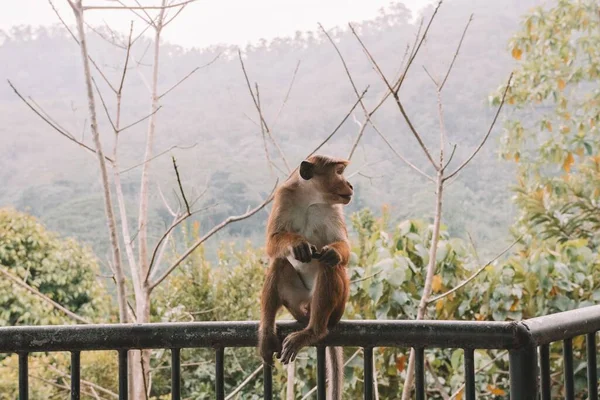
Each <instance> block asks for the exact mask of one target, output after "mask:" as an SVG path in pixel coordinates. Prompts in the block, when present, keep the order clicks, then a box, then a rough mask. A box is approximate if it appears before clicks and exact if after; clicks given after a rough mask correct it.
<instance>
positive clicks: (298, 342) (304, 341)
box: [279, 329, 314, 364]
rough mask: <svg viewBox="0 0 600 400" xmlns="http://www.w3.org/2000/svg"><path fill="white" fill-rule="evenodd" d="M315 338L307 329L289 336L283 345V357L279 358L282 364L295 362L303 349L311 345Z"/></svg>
mask: <svg viewBox="0 0 600 400" xmlns="http://www.w3.org/2000/svg"><path fill="white" fill-rule="evenodd" d="M313 338H314V334H313V333H312V332H311V331H309V330H307V329H304V330H301V331H300V332H294V333H291V334H289V335H288V337H286V338H285V340H284V341H283V344H282V345H281V347H282V349H281V357H279V359H280V360H281V362H282V363H284V364H288V363H290V362H292V361H294V360H295V359H296V356H297V355H298V352H300V350H301V349H302V348H303V347H305V346H308V345H310V344H311V342H312V339H313Z"/></svg>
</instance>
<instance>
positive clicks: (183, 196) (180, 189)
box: [171, 156, 192, 214]
mask: <svg viewBox="0 0 600 400" xmlns="http://www.w3.org/2000/svg"><path fill="white" fill-rule="evenodd" d="M171 160H173V169H174V170H175V175H176V176H177V185H178V186H179V191H180V193H181V197H182V198H183V203H184V204H185V210H186V213H187V214H191V213H192V212H191V211H190V204H189V203H188V201H187V197H185V191H184V190H183V185H182V184H181V178H180V177H179V169H177V161H176V160H175V156H171Z"/></svg>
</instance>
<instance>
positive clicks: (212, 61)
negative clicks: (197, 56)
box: [158, 53, 223, 100]
mask: <svg viewBox="0 0 600 400" xmlns="http://www.w3.org/2000/svg"><path fill="white" fill-rule="evenodd" d="M221 54H223V53H219V54H217V56H216V57H215V58H213V59H212V60H211V61H209V62H208V63H206V64H204V65H201V66H199V67H196V68H194V69H193V70H192V71H191V72H190V73H189V74H187V75H186V76H184V77H183V78H181V79H180V80H179V82H177V83H176V84H175V85H173V86H171V88H170V89H169V90H167V91H165V92H164V93H163V94H161V95H159V96H158V99H159V100H160V99H162V98H163V97H164V96H166V95H167V94H169V92H171V91H172V90H173V89H175V88H176V87H177V86H179V85H181V84H182V83H183V82H184V81H185V80H186V79H188V78H189V77H190V76H192V75H193V74H194V73H195V72H196V71H198V70H200V69H202V68H206V67H208V66H209V65H211V64H213V63H214V62H215V61H217V60H218V59H219V57H221Z"/></svg>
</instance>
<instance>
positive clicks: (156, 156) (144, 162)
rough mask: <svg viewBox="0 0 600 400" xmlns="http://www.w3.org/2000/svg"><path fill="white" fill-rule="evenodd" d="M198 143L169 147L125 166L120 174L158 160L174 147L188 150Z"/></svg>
mask: <svg viewBox="0 0 600 400" xmlns="http://www.w3.org/2000/svg"><path fill="white" fill-rule="evenodd" d="M146 118H147V117H146ZM197 145H198V143H194V144H192V145H190V146H179V145H175V146H171V147H169V148H168V149H166V150H165V151H162V152H160V153H158V154H157V155H155V156H154V157H152V158H150V159H148V160H146V161H142V162H141V163H139V164H136V165H132V166H131V167H128V168H125V169H124V170H121V171H120V172H119V173H120V174H123V173H125V172H129V171H131V170H132V169H135V168H137V167H141V166H142V165H144V164H146V163H149V162H151V161H153V160H156V159H157V158H158V157H160V156H162V155H164V154H166V153H168V152H170V151H171V150H173V149H180V150H188V149H191V148H194V147H196V146H197Z"/></svg>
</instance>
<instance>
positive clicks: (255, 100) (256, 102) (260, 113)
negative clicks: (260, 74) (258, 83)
mask: <svg viewBox="0 0 600 400" xmlns="http://www.w3.org/2000/svg"><path fill="white" fill-rule="evenodd" d="M238 58H239V60H240V64H241V66H242V72H243V73H244V78H245V79H246V85H247V87H248V90H249V91H250V96H251V97H252V101H253V102H254V107H256V111H258V116H259V117H260V121H261V123H262V124H263V125H264V129H265V131H266V132H267V135H268V136H269V138H270V139H271V142H273V145H275V148H276V149H277V151H278V152H279V155H280V156H281V159H282V160H283V163H284V164H285V167H286V169H287V170H288V172H291V171H292V169H291V168H290V165H289V164H288V162H287V159H286V157H285V154H284V153H283V150H282V149H281V147H279V144H278V143H277V142H276V141H275V138H274V137H273V135H272V134H271V130H270V129H269V126H268V125H267V121H265V118H264V116H263V114H262V111H261V109H260V105H259V104H258V101H257V99H256V96H255V95H254V92H253V91H252V85H250V79H249V78H248V73H247V72H246V67H245V65H244V60H243V59H242V52H241V50H240V49H239V48H238Z"/></svg>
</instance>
